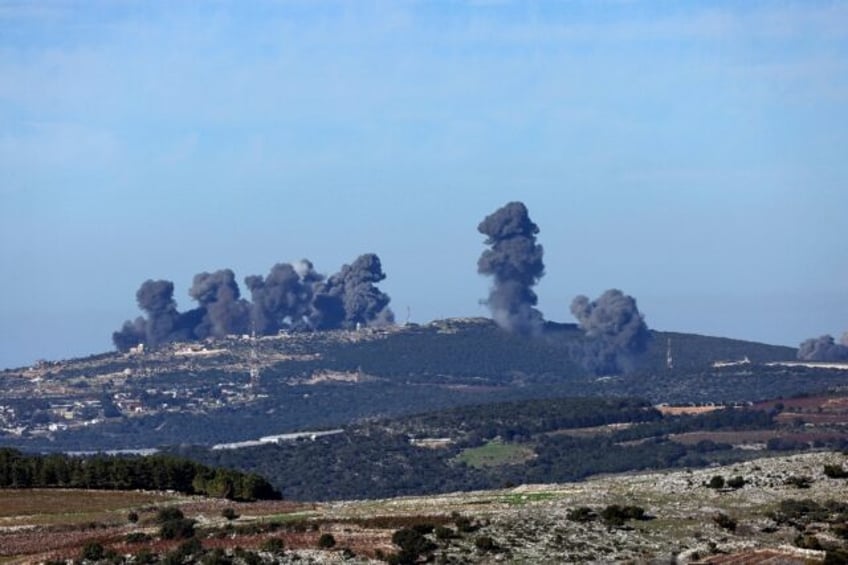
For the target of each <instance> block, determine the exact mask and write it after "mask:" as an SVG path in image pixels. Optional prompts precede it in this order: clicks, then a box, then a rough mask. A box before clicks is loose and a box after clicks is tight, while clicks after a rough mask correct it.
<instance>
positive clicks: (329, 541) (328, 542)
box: [318, 534, 336, 549]
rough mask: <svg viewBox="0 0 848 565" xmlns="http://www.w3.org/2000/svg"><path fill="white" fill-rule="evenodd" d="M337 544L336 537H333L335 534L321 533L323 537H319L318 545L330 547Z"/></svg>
mask: <svg viewBox="0 0 848 565" xmlns="http://www.w3.org/2000/svg"><path fill="white" fill-rule="evenodd" d="M335 545H336V538H334V537H333V534H321V537H320V538H318V547H320V548H321V549H330V548H331V547H334V546H335Z"/></svg>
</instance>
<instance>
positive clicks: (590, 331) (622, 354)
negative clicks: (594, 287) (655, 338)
mask: <svg viewBox="0 0 848 565" xmlns="http://www.w3.org/2000/svg"><path fill="white" fill-rule="evenodd" d="M571 313H572V314H573V315H574V317H575V318H577V321H578V322H579V323H580V328H581V329H582V330H583V331H585V332H586V338H587V339H586V340H585V342H584V344H583V350H582V351H579V352H578V354H579V357H580V358H581V361H582V363H583V365H584V366H585V367H586V368H587V369H589V370H590V371H593V372H594V373H595V374H598V375H609V374H617V373H622V372H629V371H632V370H633V369H634V368H635V367H636V365H637V363H638V360H639V357H640V356H641V355H642V354H643V353H645V351H647V349H648V344H649V343H650V341H651V332H650V331H649V330H648V326H647V325H645V319H644V317H643V316H642V314H640V313H639V309H638V308H637V307H636V300H635V299H634V298H633V297H632V296H628V295H626V294H624V293H623V292H621V291H620V290H616V289H611V290H608V291H606V292H604V293H603V294H602V295H601V296H600V298H598V299H597V300H594V301H590V300H589V299H588V298H587V297H586V296H582V295H581V296H578V297H576V298H575V299H574V301H572V303H571Z"/></svg>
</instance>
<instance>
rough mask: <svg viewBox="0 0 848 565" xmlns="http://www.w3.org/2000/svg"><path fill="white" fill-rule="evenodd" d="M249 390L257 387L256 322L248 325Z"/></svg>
mask: <svg viewBox="0 0 848 565" xmlns="http://www.w3.org/2000/svg"><path fill="white" fill-rule="evenodd" d="M250 326H251V327H250V362H249V363H250V388H258V387H259V355H258V354H257V353H256V322H255V321H252V322H251V324H250Z"/></svg>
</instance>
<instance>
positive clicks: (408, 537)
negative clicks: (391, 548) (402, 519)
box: [392, 528, 436, 564]
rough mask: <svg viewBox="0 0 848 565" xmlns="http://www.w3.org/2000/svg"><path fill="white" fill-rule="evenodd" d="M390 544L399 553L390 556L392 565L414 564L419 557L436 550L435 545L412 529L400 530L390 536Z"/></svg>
mask: <svg viewBox="0 0 848 565" xmlns="http://www.w3.org/2000/svg"><path fill="white" fill-rule="evenodd" d="M392 543H393V544H395V545H397V546H398V547H400V553H398V554H396V555H394V556H392V557H393V562H394V563H398V564H401V563H415V562H416V561H418V557H419V556H420V555H426V554H428V553H430V552H432V551H433V550H434V549H436V544H434V543H433V542H431V541H430V540H428V539H427V538H426V537H424V534H422V533H421V532H420V531H418V530H416V529H414V528H401V529H400V530H397V531H396V532H395V533H394V534H392Z"/></svg>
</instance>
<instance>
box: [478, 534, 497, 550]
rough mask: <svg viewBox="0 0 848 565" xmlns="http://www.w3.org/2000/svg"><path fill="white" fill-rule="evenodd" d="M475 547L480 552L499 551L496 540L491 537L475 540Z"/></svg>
mask: <svg viewBox="0 0 848 565" xmlns="http://www.w3.org/2000/svg"><path fill="white" fill-rule="evenodd" d="M474 547H476V548H477V549H478V550H480V551H486V552H488V551H497V549H498V544H496V543H495V540H493V539H492V537H491V536H479V537H478V538H477V539H475V540H474Z"/></svg>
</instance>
